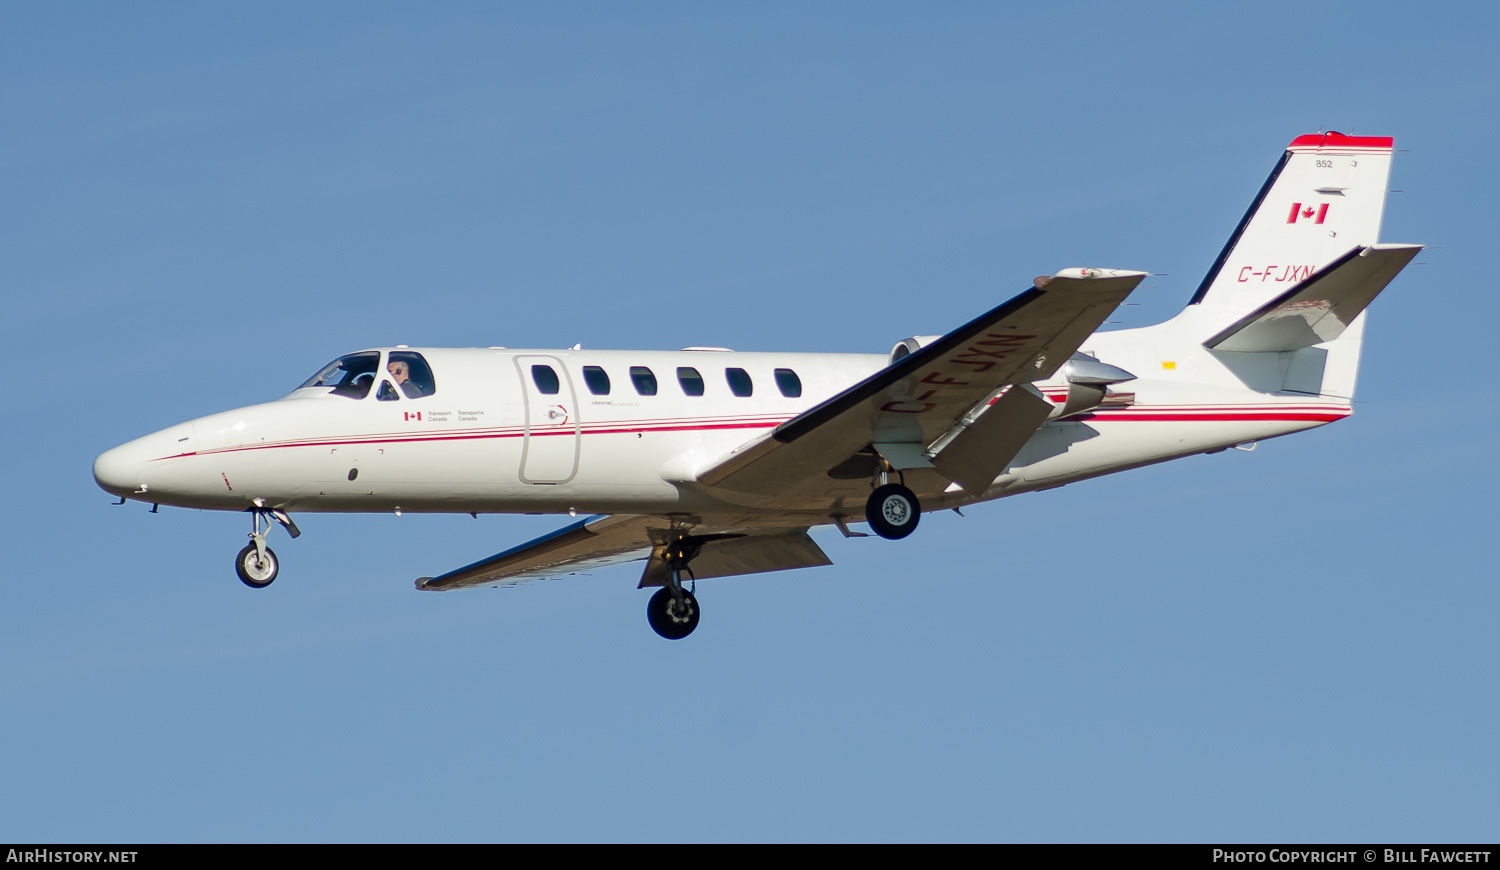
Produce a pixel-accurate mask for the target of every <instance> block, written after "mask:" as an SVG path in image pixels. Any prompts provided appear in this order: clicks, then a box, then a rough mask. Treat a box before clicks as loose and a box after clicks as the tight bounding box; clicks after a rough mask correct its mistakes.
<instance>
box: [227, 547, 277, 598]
mask: <svg viewBox="0 0 1500 870" xmlns="http://www.w3.org/2000/svg"><path fill="white" fill-rule="evenodd" d="M280 571H281V565H280V563H278V562H277V561H276V553H275V552H274V551H273V550H272V549H271V548H270V547H267V548H266V557H265V558H264V559H261V558H260V554H259V553H258V552H256V550H255V545H254V544H246V545H245V549H243V550H241V551H240V554H239V555H238V556H236V557H235V558H234V573H236V574H238V575H240V582H241V583H244V584H245V585H246V586H249V587H250V588H251V589H264V588H266V587H267V586H270V585H271V584H272V583H274V582H275V581H276V575H277V573H279V572H280Z"/></svg>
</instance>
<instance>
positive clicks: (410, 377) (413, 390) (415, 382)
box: [385, 350, 437, 399]
mask: <svg viewBox="0 0 1500 870" xmlns="http://www.w3.org/2000/svg"><path fill="white" fill-rule="evenodd" d="M385 370H386V371H387V372H388V373H389V374H390V376H391V380H393V381H395V382H396V386H398V387H400V388H401V394H402V395H404V396H406V398H408V399H420V398H423V397H425V396H430V395H432V394H433V393H435V392H437V382H436V381H435V380H434V379H433V377H432V368H431V367H429V366H428V365H427V360H425V359H423V358H422V355H421V354H419V353H413V352H411V351H409V350H393V351H391V356H390V359H388V360H387V361H386V364H385Z"/></svg>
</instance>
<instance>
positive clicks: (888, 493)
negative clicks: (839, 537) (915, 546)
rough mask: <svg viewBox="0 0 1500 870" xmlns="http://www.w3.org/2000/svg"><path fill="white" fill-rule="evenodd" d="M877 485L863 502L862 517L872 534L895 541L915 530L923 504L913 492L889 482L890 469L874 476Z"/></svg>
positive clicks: (920, 516) (920, 517)
mask: <svg viewBox="0 0 1500 870" xmlns="http://www.w3.org/2000/svg"><path fill="white" fill-rule="evenodd" d="M876 482H877V483H878V485H877V486H876V487H875V491H874V492H872V493H870V498H869V500H868V501H866V502H865V520H866V522H868V523H869V524H870V528H871V529H874V530H875V534H877V535H879V536H880V537H882V538H885V539H886V540H890V541H898V540H900V539H902V538H904V537H906V536H907V535H909V534H911V533H912V532H915V531H916V530H917V523H918V522H919V521H920V520H921V519H922V505H921V504H920V503H918V502H917V497H916V495H915V494H914V493H913V492H912V491H911V490H909V489H907V488H906V487H905V486H903V485H902V484H899V483H891V482H890V474H889V472H886V471H882V472H880V474H879V475H878V476H877V477H876Z"/></svg>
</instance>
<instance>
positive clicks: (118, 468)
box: [94, 441, 146, 496]
mask: <svg viewBox="0 0 1500 870" xmlns="http://www.w3.org/2000/svg"><path fill="white" fill-rule="evenodd" d="M145 464H146V455H145V453H144V452H143V451H142V450H141V448H140V446H139V442H137V441H131V442H130V443H128V444H121V445H120V446H119V447H116V448H114V449H113V450H106V451H104V452H103V453H101V454H99V458H98V459H95V460H94V482H95V483H97V484H99V488H100V489H102V490H104V491H105V492H107V493H109V494H110V495H118V496H127V495H130V494H131V493H133V492H135V491H136V490H138V489H140V488H141V467H142V466H144V465H145Z"/></svg>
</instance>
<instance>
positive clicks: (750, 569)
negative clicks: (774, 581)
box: [640, 529, 833, 589]
mask: <svg viewBox="0 0 1500 870" xmlns="http://www.w3.org/2000/svg"><path fill="white" fill-rule="evenodd" d="M663 549H664V548H661V547H658V548H657V550H656V551H655V552H653V553H652V556H651V560H650V562H648V563H647V564H646V570H644V571H642V572H641V582H640V588H642V589H644V588H645V587H647V586H662V585H665V583H666V582H667V570H668V568H667V563H666V560H665V559H663V558H662V556H661V551H662V550H663ZM832 564H833V560H832V559H830V558H828V554H827V553H825V552H823V548H822V547H819V546H818V545H817V543H816V542H815V541H813V539H812V536H811V535H809V534H808V533H807V529H797V530H795V531H791V532H785V533H782V534H772V535H747V536H745V537H738V538H728V539H725V540H718V541H710V542H708V543H705V544H704V545H703V549H702V550H700V551H699V552H698V555H697V556H696V557H695V558H694V559H693V561H692V573H693V577H695V578H696V579H699V580H706V579H708V578H711V577H734V576H737V575H740V574H761V573H765V572H768V571H790V570H792V569H793V568H817V567H820V566H822V565H832Z"/></svg>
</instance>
